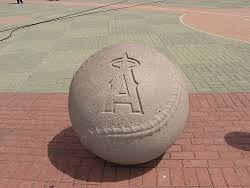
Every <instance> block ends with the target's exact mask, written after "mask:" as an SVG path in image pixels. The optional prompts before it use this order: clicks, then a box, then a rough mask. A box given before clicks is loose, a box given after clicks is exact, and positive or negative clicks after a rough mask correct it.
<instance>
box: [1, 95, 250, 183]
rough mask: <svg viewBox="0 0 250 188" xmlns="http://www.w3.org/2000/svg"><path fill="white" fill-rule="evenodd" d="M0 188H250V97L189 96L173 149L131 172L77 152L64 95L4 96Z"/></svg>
mask: <svg viewBox="0 0 250 188" xmlns="http://www.w3.org/2000/svg"><path fill="white" fill-rule="evenodd" d="M0 187H1V188H2V187H3V188H6V187H8V188H12V187H13V188H64V187H65V188H71V187H75V188H99V187H103V188H111V187H112V188H113V187H119V188H129V187H130V188H156V187H159V188H160V187H162V188H163V187H190V188H191V187H204V188H205V187H208V188H210V187H218V188H219V187H232V188H240V187H241V188H250V93H234V94H190V115H189V119H188V122H187V126H186V128H185V129H184V131H183V133H182V134H181V135H180V136H179V137H178V139H177V140H176V143H175V144H174V145H173V146H172V147H171V148H170V149H168V150H167V151H166V153H165V154H164V155H163V156H161V157H160V158H158V159H155V160H153V161H150V162H148V163H146V164H141V165H136V166H131V167H122V166H118V165H115V164H112V163H109V162H107V161H103V160H102V159H100V158H97V157H96V156H94V155H93V154H91V153H89V152H88V151H86V150H85V149H84V148H83V147H82V146H81V145H80V143H79V140H78V139H77V137H76V136H75V134H74V132H73V130H72V128H71V127H70V121H69V117H68V112H67V95H66V94H0Z"/></svg>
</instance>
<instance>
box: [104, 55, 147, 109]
mask: <svg viewBox="0 0 250 188" xmlns="http://www.w3.org/2000/svg"><path fill="white" fill-rule="evenodd" d="M111 64H112V67H114V68H116V71H115V74H114V76H113V78H112V79H111V80H110V82H109V84H110V85H111V88H110V92H109V96H108V100H107V103H106V107H105V112H111V113H115V106H116V105H129V106H130V107H131V111H132V113H139V114H143V109H142V105H141V100H140V96H139V93H138V89H137V87H138V82H137V81H136V79H135V76H134V72H133V68H135V67H138V66H140V62H139V61H138V60H136V59H133V58H131V57H129V56H128V53H125V54H124V55H123V56H122V57H120V58H116V59H114V60H113V61H111Z"/></svg>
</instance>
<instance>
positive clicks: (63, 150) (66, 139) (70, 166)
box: [48, 127, 163, 183]
mask: <svg viewBox="0 0 250 188" xmlns="http://www.w3.org/2000/svg"><path fill="white" fill-rule="evenodd" d="M48 157H49V159H50V161H51V163H52V164H53V165H54V166H55V167H56V168H57V169H58V170H60V171H62V172H63V173H65V174H67V175H69V176H70V177H72V178H74V179H76V180H81V181H86V182H92V183H100V182H116V181H122V180H129V179H131V178H135V177H138V176H142V175H143V174H145V173H146V172H148V171H150V170H151V169H153V168H154V167H156V166H157V164H158V163H159V162H160V160H161V159H162V157H163V155H162V156H160V157H158V158H157V159H154V160H152V161H149V162H147V163H144V164H138V165H128V166H125V165H118V164H114V163H111V162H108V161H105V160H103V159H101V158H99V157H97V156H95V155H94V154H92V153H91V152H89V151H87V150H86V149H85V148H84V147H83V146H82V145H81V143H80V141H79V139H78V137H77V136H76V135H75V133H74V131H73V129H72V127H69V128H66V129H64V130H62V131H61V132H60V133H58V134H57V135H56V136H55V137H54V138H53V139H52V140H51V141H50V142H49V144H48Z"/></svg>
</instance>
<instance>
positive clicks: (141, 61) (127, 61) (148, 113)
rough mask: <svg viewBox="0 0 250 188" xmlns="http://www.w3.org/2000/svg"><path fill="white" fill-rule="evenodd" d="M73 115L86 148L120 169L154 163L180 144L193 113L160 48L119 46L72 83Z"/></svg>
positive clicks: (100, 56) (104, 53)
mask: <svg viewBox="0 0 250 188" xmlns="http://www.w3.org/2000/svg"><path fill="white" fill-rule="evenodd" d="M69 114H70V119H71V122H72V126H73V129H74V130H75V132H76V134H77V135H78V136H79V138H80V141H81V143H82V144H83V145H84V146H85V147H86V148H87V149H88V150H90V151H92V152H93V153H95V154H96V155H97V156H99V157H102V158H103V159H106V160H109V161H112V162H114V163H119V164H137V163H143V162H147V161H149V160H152V159H154V158H156V157H158V156H159V155H161V154H162V153H164V152H165V150H166V149H167V148H168V147H169V146H170V145H171V144H172V143H173V142H174V141H175V139H176V137H177V135H178V134H179V133H180V132H181V131H182V129H183V128H184V125H185V120H186V117H187V114H188V96H187V92H186V89H185V86H184V81H183V79H182V77H181V75H180V73H179V71H178V70H177V68H176V67H175V66H174V65H173V64H172V63H171V62H170V61H169V60H168V59H167V58H166V57H164V56H163V55H162V54H160V53H159V52H157V51H156V50H155V49H152V48H149V47H147V46H144V45H140V44H132V43H129V44H118V45H114V46H111V47H107V48H104V49H103V50H101V51H99V52H97V53H95V54H94V55H93V56H91V57H89V59H88V60H86V62H84V63H83V64H82V66H81V67H80V68H79V70H78V71H77V72H76V73H75V75H74V78H73V79H72V82H71V85H70V91H69Z"/></svg>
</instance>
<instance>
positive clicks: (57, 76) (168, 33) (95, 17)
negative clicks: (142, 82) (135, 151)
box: [0, 0, 250, 188]
mask: <svg viewBox="0 0 250 188" xmlns="http://www.w3.org/2000/svg"><path fill="white" fill-rule="evenodd" d="M114 2H116V1H114V0H112V1H110V0H106V1H101V0H95V1H88V0H71V1H70V0H60V1H57V2H54V1H52V2H50V1H45V0H24V4H23V5H17V4H13V3H15V1H8V0H1V2H0V30H3V29H8V28H11V27H16V26H20V25H24V24H31V23H35V22H39V21H43V20H46V19H50V18H55V17H58V16H64V15H66V14H71V13H75V12H77V11H82V10H86V9H88V8H94V7H97V6H100V5H103V4H108V3H114ZM145 2H149V1H146V0H133V1H132V0H131V1H128V2H126V6H127V5H131V4H137V3H145ZM119 6H122V5H119ZM151 7H153V8H151ZM110 8H112V7H106V8H104V10H107V9H110ZM160 8H161V9H164V10H163V11H162V10H161V11H160ZM249 8H250V2H249V1H244V0H221V1H215V0H206V1H203V0H190V1H186V0H179V1H174V0H169V1H166V2H165V3H161V4H155V5H152V6H151V5H147V7H146V8H145V7H144V8H139V7H137V8H136V7H134V8H131V9H124V10H119V11H109V12H105V13H104V12H103V13H98V14H91V15H87V16H79V17H74V18H70V19H64V20H60V21H54V22H49V23H43V24H39V25H36V26H32V27H29V28H24V29H21V30H18V31H16V32H14V33H13V36H12V37H11V38H9V39H7V40H4V41H1V42H0V187H4V188H6V187H7V188H37V187H39V188H64V187H67V188H70V187H75V188H76V187H83V188H87V187H88V188H96V187H100V188H101V187H105V188H113V187H121V188H156V187H157V188H160V187H162V188H167V187H168V188H170V187H204V188H205V187H207V188H210V187H218V188H219V187H225V188H226V187H232V188H250V43H249V41H247V40H245V41H243V40H238V39H237V38H232V37H229V38H228V37H225V36H218V35H217V34H213V33H208V32H203V31H201V30H200V29H195V28H193V27H189V26H188V25H187V24H185V23H182V21H181V19H180V18H181V16H182V15H183V14H184V13H186V12H190V11H193V12H196V13H197V12H199V14H207V12H208V11H210V10H211V11H215V12H216V14H219V15H228V13H227V11H231V12H232V11H235V10H236V9H237V11H238V12H241V11H239V10H242V14H238V15H231V16H233V17H239V18H240V19H244V23H245V24H246V27H245V29H247V28H248V26H249V24H250V22H249V21H248V20H249V19H250V18H249V17H250V13H248V11H249ZM165 9H171V11H169V10H168V11H165ZM173 9H174V11H173ZM183 9H185V11H186V12H185V11H184V13H183ZM180 10H182V11H180ZM218 11H220V12H219V13H218ZM224 11H225V12H226V13H225V12H224ZM243 12H244V14H243ZM209 14H210V13H209ZM231 14H232V13H231ZM203 17H206V15H205V16H203ZM184 21H185V19H184ZM232 27H234V25H232ZM235 27H236V26H235ZM243 29H244V28H243ZM8 34H9V32H1V33H0V40H1V39H2V38H5V37H6V36H8ZM123 41H130V42H131V41H135V42H143V43H145V44H147V45H149V46H151V47H156V48H158V49H159V51H161V52H162V53H163V54H164V55H166V56H167V57H168V58H169V59H170V60H171V61H172V62H173V63H174V64H176V65H177V66H178V67H179V68H180V70H182V72H183V75H184V77H185V81H186V84H187V87H188V90H189V93H190V94H189V98H190V113H189V117H188V121H187V126H186V127H185V129H184V131H183V133H182V134H181V135H180V136H179V137H178V139H177V140H176V142H175V144H174V145H173V146H172V147H171V148H170V149H168V150H167V151H166V153H165V154H164V155H163V156H161V157H159V158H157V159H155V160H153V161H150V162H148V163H146V164H140V165H135V166H119V165H115V164H112V163H110V162H107V161H104V160H102V159H100V158H98V157H96V156H95V155H93V154H91V153H89V152H88V151H86V150H85V149H84V148H83V147H82V146H81V144H80V143H79V140H78V138H77V137H76V136H75V134H74V132H73V130H72V128H71V124H70V121H69V116H68V110H67V97H68V88H69V83H70V81H71V79H72V76H73V74H74V72H75V71H76V70H77V69H78V67H79V66H80V65H81V64H82V63H83V61H84V60H85V59H86V58H87V57H88V56H90V55H92V54H93V53H94V52H96V51H97V50H100V49H101V48H103V47H105V46H108V45H111V44H114V43H119V42H123Z"/></svg>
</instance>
